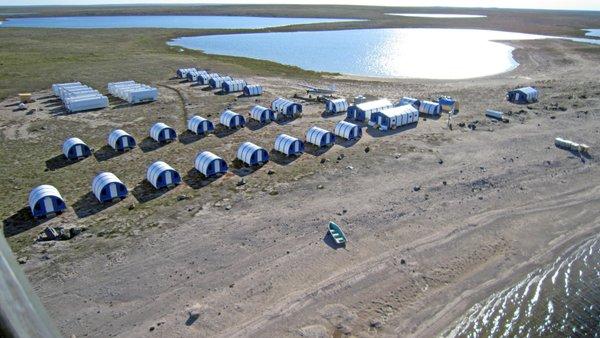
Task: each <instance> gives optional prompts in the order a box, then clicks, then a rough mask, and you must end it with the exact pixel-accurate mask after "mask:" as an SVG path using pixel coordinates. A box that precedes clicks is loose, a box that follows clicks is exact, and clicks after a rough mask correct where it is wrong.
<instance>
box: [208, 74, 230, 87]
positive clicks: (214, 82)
mask: <svg viewBox="0 0 600 338" xmlns="http://www.w3.org/2000/svg"><path fill="white" fill-rule="evenodd" d="M230 80H233V78H232V77H231V76H218V77H212V78H210V80H208V85H209V86H210V88H212V89H217V88H221V87H222V86H223V83H224V82H225V81H230Z"/></svg>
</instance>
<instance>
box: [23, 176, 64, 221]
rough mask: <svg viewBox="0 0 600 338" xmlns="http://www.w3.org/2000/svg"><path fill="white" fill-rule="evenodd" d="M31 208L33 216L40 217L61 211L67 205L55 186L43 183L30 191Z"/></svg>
mask: <svg viewBox="0 0 600 338" xmlns="http://www.w3.org/2000/svg"><path fill="white" fill-rule="evenodd" d="M29 208H30V209H31V214H32V215H33V217H35V218H40V217H48V216H51V215H54V214H56V213H61V212H62V211H64V210H65V209H66V208H67V205H66V203H65V200H64V199H63V198H62V196H61V195H60V193H59V192H58V190H57V189H56V188H55V187H53V186H51V185H48V184H43V185H40V186H38V187H35V188H33V189H32V190H31V192H30V193H29Z"/></svg>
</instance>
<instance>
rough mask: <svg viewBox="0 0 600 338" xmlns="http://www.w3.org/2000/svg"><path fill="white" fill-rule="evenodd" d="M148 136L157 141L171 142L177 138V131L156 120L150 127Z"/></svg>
mask: <svg viewBox="0 0 600 338" xmlns="http://www.w3.org/2000/svg"><path fill="white" fill-rule="evenodd" d="M150 137H152V138H153V139H154V140H155V141H157V142H171V141H173V140H174V139H176V138H177V133H176V132H175V129H173V128H171V127H169V126H167V125H166V124H164V123H162V122H157V123H155V124H154V125H153V126H152V128H150Z"/></svg>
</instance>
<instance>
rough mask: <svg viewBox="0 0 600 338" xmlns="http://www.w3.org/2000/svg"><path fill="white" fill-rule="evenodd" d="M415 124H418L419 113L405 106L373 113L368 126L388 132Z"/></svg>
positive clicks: (409, 106)
mask: <svg viewBox="0 0 600 338" xmlns="http://www.w3.org/2000/svg"><path fill="white" fill-rule="evenodd" d="M416 122H419V111H418V110H417V109H416V108H415V107H413V106H412V105H410V104H406V105H404V106H398V107H394V108H389V109H384V110H382V111H378V112H375V113H373V114H372V115H371V120H369V125H370V126H373V127H375V128H379V129H381V130H390V129H396V127H400V126H404V125H407V124H410V123H416Z"/></svg>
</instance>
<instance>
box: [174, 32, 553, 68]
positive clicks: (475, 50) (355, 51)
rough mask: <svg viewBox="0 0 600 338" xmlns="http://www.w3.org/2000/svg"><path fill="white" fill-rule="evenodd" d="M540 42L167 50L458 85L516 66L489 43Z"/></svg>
mask: <svg viewBox="0 0 600 338" xmlns="http://www.w3.org/2000/svg"><path fill="white" fill-rule="evenodd" d="M539 38H543V37H542V36H536V35H529V34H521V33H510V32H498V31H487V30H473V29H362V30H341V31H317V32H290V33H252V34H232V35H216V36H198V37H182V38H178V39H175V40H173V41H170V42H169V44H171V45H177V46H183V47H186V48H191V49H199V50H203V51H205V52H207V53H210V54H225V55H234V56H245V57H250V58H255V59H264V60H270V61H275V62H279V63H283V64H288V65H295V66H299V67H301V68H304V69H309V70H315V71H327V72H338V73H343V74H352V75H362V76H374V77H408V78H429V79H464V78H474V77H480V76H486V75H493V74H498V73H502V72H505V71H508V70H511V69H513V68H515V67H516V66H517V65H518V64H517V62H516V61H515V60H514V59H513V57H512V51H513V49H514V48H512V47H510V46H508V45H506V44H503V43H499V42H493V41H490V40H523V39H539Z"/></svg>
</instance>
